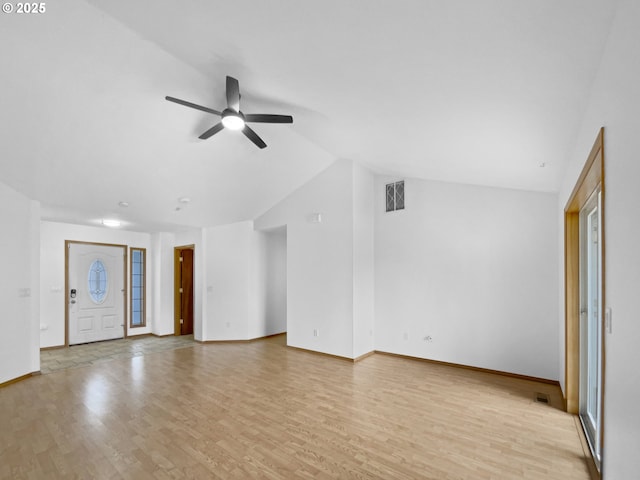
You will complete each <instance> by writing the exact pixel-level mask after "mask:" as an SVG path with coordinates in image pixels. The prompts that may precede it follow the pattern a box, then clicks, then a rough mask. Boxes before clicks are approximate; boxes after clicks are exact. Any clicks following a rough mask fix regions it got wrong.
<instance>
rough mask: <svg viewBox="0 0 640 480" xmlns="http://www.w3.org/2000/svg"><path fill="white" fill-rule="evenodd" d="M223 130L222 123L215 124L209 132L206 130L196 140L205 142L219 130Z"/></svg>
mask: <svg viewBox="0 0 640 480" xmlns="http://www.w3.org/2000/svg"><path fill="white" fill-rule="evenodd" d="M223 128H224V125H222V122H220V123H216V124H215V125H214V126H213V127H211V128H210V129H209V130H207V131H206V132H204V133H203V134H202V135H200V136H199V137H198V138H201V139H202V140H206V139H207V138H209V137H212V136H213V135H215V134H216V133H218V132H219V131H220V130H222V129H223Z"/></svg>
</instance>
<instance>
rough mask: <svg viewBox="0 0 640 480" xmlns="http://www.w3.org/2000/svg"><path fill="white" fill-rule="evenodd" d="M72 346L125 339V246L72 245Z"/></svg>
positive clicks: (70, 313)
mask: <svg viewBox="0 0 640 480" xmlns="http://www.w3.org/2000/svg"><path fill="white" fill-rule="evenodd" d="M68 248H69V256H68V261H69V263H68V266H67V267H68V272H69V284H68V287H69V291H68V292H67V301H68V308H69V317H68V318H69V345H76V344H78V343H88V342H97V341H100V340H111V339H114V338H123V337H124V322H125V318H124V305H125V285H124V265H125V258H124V256H125V252H126V249H125V248H124V247H117V246H107V245H98V244H84V243H72V242H70V243H69V244H68Z"/></svg>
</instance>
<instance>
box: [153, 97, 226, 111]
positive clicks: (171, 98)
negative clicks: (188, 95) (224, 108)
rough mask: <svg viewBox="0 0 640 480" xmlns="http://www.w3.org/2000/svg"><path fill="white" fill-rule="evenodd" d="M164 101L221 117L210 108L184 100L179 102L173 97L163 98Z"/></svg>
mask: <svg viewBox="0 0 640 480" xmlns="http://www.w3.org/2000/svg"><path fill="white" fill-rule="evenodd" d="M164 98H165V100H169V101H170V102H173V103H179V104H180V105H184V106H185V107H190V108H195V109H196V110H202V111H203V112H207V113H213V114H214V115H222V113H221V112H219V111H217V110H214V109H212V108H207V107H203V106H202V105H196V104H195V103H191V102H187V101H185V100H180V99H179V98H174V97H164Z"/></svg>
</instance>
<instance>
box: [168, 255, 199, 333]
mask: <svg viewBox="0 0 640 480" xmlns="http://www.w3.org/2000/svg"><path fill="white" fill-rule="evenodd" d="M194 251H195V245H184V246H181V247H175V248H174V268H173V272H174V296H173V299H174V302H173V305H174V330H173V334H174V335H193V257H194Z"/></svg>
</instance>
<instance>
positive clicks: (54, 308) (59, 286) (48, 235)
mask: <svg viewBox="0 0 640 480" xmlns="http://www.w3.org/2000/svg"><path fill="white" fill-rule="evenodd" d="M40 232H41V234H40V347H43V348H44V347H53V346H60V345H64V330H65V309H66V299H67V295H66V292H65V285H64V269H65V264H64V258H65V251H64V242H65V240H75V241H81V242H95V243H111V244H119V245H127V246H129V247H139V248H146V249H147V265H146V275H147V292H146V293H147V298H146V304H145V306H146V309H147V312H146V317H147V326H146V327H140V328H129V325H128V323H129V322H128V321H127V335H141V334H145V333H150V332H151V331H152V327H151V325H152V324H153V315H154V311H153V306H154V305H153V300H152V299H153V295H154V293H153V286H154V282H153V279H152V278H151V272H152V269H151V265H150V263H151V262H150V261H149V259H151V258H153V252H152V251H151V236H150V235H149V234H148V233H140V232H130V231H127V230H120V229H108V228H106V227H105V228H101V227H87V226H84V225H72V224H68V223H58V222H47V221H42V222H41V223H40ZM128 263H129V261H128V260H127V282H128V279H129V273H128V271H129V265H128ZM127 288H128V286H127ZM129 308H130V305H127V319H129V318H130V317H129Z"/></svg>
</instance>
